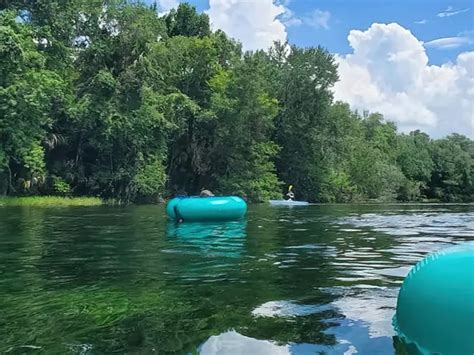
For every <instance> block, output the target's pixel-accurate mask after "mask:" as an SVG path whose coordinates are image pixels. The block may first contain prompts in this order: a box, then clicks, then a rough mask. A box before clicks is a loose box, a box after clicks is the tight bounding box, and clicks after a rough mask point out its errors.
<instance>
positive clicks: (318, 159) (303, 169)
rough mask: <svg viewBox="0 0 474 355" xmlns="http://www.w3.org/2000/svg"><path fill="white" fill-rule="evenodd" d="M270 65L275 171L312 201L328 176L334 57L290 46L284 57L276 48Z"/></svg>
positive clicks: (314, 50)
mask: <svg viewBox="0 0 474 355" xmlns="http://www.w3.org/2000/svg"><path fill="white" fill-rule="evenodd" d="M277 49H278V51H276V52H275V53H274V54H273V57H272V59H273V61H274V63H275V65H276V66H277V67H279V70H278V72H279V73H278V74H279V76H278V78H277V93H278V96H277V98H278V100H279V102H280V105H281V110H280V113H279V115H278V117H277V119H276V135H275V141H276V143H277V144H278V145H279V146H280V147H281V152H280V154H279V156H278V159H277V168H278V172H279V174H280V176H281V178H282V179H283V181H285V182H286V183H288V184H293V185H295V186H296V195H297V196H299V197H302V198H305V199H308V200H310V201H315V200H316V199H317V198H318V197H317V196H318V194H319V192H320V186H321V183H322V180H323V175H324V174H326V173H327V164H326V148H327V146H326V144H325V143H326V140H325V137H324V128H325V127H326V126H327V125H328V117H329V114H328V111H329V107H330V104H331V101H332V93H331V91H330V88H331V86H332V85H333V84H334V83H335V82H336V80H337V78H338V77H337V68H336V65H335V63H334V58H333V56H332V55H331V54H329V53H328V52H327V51H326V50H324V49H322V48H319V47H318V48H308V49H301V48H297V47H292V48H291V49H290V52H289V54H288V55H286V56H285V55H284V54H282V53H281V52H282V51H284V50H285V47H281V48H277Z"/></svg>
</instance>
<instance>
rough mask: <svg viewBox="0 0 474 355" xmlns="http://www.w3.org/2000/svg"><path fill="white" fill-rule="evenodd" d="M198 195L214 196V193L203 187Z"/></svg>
mask: <svg viewBox="0 0 474 355" xmlns="http://www.w3.org/2000/svg"><path fill="white" fill-rule="evenodd" d="M200 196H201V197H212V196H214V194H213V193H212V192H211V191H209V190H205V189H204V190H202V191H201V193H200Z"/></svg>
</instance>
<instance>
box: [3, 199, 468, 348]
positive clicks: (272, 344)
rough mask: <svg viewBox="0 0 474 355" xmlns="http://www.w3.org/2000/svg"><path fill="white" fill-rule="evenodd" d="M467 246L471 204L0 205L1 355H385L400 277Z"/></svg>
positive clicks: (392, 340) (390, 343) (391, 341)
mask: <svg viewBox="0 0 474 355" xmlns="http://www.w3.org/2000/svg"><path fill="white" fill-rule="evenodd" d="M472 239H474V206H472V205H471V206H469V205H406V206H400V205H388V206H377V205H365V206H310V207H298V208H288V207H273V208H272V207H268V206H263V205H262V206H252V207H251V208H250V210H249V213H248V217H247V220H246V221H244V222H232V223H223V224H199V223H197V224H182V225H179V226H178V225H175V224H173V223H169V222H167V221H166V219H165V215H164V210H163V207H162V206H134V207H126V208H115V207H93V208H92V207H91V208H89V207H83V208H66V209H65V208H58V209H54V208H11V207H10V208H6V207H0V353H13V354H18V353H27V354H29V353H73V354H104V353H112V352H116V353H124V352H127V353H153V352H156V353H167V352H171V353H193V352H194V353H201V354H246V355H248V354H290V353H293V354H315V353H319V352H323V353H326V354H355V353H359V354H393V353H395V352H396V351H395V346H394V343H396V338H394V335H395V334H394V331H393V328H392V324H391V321H392V316H393V314H394V311H395V305H396V298H397V293H398V289H399V287H400V284H401V282H402V281H403V277H404V276H405V275H406V274H407V273H408V271H409V269H410V268H411V266H412V265H414V264H415V263H416V262H417V261H418V260H420V258H422V257H423V256H424V255H426V254H427V253H429V252H432V251H435V250H439V249H441V248H445V247H447V246H450V245H452V244H458V243H462V242H464V241H467V240H472ZM447 326H450V325H447Z"/></svg>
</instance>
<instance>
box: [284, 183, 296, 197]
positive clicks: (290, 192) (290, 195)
mask: <svg viewBox="0 0 474 355" xmlns="http://www.w3.org/2000/svg"><path fill="white" fill-rule="evenodd" d="M292 190H293V185H290V186H289V187H288V192H287V193H286V197H288V199H287V201H293V200H294V199H295V194H294V193H293V191H292Z"/></svg>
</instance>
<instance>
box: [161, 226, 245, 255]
mask: <svg viewBox="0 0 474 355" xmlns="http://www.w3.org/2000/svg"><path fill="white" fill-rule="evenodd" d="M246 228H247V221H246V220H244V221H232V222H222V223H209V222H206V223H199V222H192V223H174V222H168V224H167V227H166V235H167V237H168V238H170V241H171V243H172V245H176V247H177V248H178V249H174V251H177V252H185V253H193V252H194V253H195V252H198V253H205V254H206V255H208V256H220V257H239V256H241V255H242V252H243V249H244V242H245V237H246V235H247V234H246ZM162 251H164V252H166V251H167V250H162ZM168 252H171V250H168Z"/></svg>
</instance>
